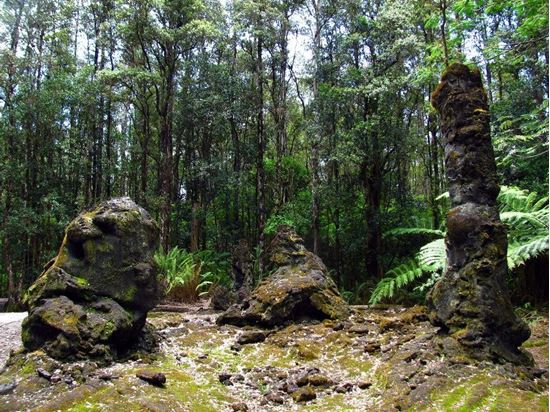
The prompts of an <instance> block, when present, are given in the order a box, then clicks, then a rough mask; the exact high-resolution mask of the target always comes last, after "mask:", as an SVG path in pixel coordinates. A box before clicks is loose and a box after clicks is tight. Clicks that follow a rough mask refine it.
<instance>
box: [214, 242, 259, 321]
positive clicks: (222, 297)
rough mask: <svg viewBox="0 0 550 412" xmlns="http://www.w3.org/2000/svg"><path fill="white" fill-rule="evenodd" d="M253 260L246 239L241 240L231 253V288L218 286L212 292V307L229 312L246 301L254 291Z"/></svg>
mask: <svg viewBox="0 0 550 412" xmlns="http://www.w3.org/2000/svg"><path fill="white" fill-rule="evenodd" d="M253 266H254V264H253V259H252V254H251V253H250V246H249V245H248V243H247V241H246V240H244V239H241V240H239V242H238V243H237V245H236V246H235V247H234V248H233V250H232V252H231V276H232V278H233V282H232V284H231V285H229V286H217V287H216V288H215V289H214V291H213V292H212V297H211V300H210V307H211V308H212V309H215V310H227V309H228V308H229V307H230V306H231V305H234V304H236V303H240V302H242V301H244V300H245V299H246V298H247V297H248V295H250V291H251V289H252V280H253V279H252V269H253Z"/></svg>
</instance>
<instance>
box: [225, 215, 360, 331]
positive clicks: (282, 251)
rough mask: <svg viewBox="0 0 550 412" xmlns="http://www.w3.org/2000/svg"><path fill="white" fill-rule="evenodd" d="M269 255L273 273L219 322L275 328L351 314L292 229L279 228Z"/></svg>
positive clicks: (318, 261) (322, 267)
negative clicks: (292, 323)
mask: <svg viewBox="0 0 550 412" xmlns="http://www.w3.org/2000/svg"><path fill="white" fill-rule="evenodd" d="M266 256H267V259H266V262H265V264H264V269H265V270H266V271H268V272H272V273H271V274H270V275H269V276H267V277H266V278H265V279H264V280H263V281H262V282H261V283H260V284H259V285H258V286H257V287H256V289H254V290H253V291H252V293H251V294H250V296H249V297H248V298H246V299H245V300H244V301H243V302H242V303H240V304H236V305H233V306H231V307H230V308H229V309H228V310H227V311H225V312H224V313H223V314H222V315H220V317H219V318H218V323H220V324H224V323H229V324H234V325H255V324H256V325H261V326H266V327H273V326H277V325H281V324H284V323H286V322H289V321H299V320H301V319H303V318H315V319H326V318H329V319H343V318H346V317H347V316H348V315H349V308H348V305H347V304H346V302H345V301H344V300H343V299H342V297H341V296H340V294H339V293H338V289H337V288H336V285H335V284H334V281H333V280H332V279H331V277H330V275H329V273H328V270H327V268H326V266H325V265H324V264H323V262H322V261H321V259H320V258H319V257H318V256H316V255H314V254H313V253H311V252H310V251H308V250H307V249H306V248H305V246H304V243H303V240H302V238H300V236H298V235H297V234H296V232H295V231H294V230H293V229H292V228H290V227H288V226H281V227H280V228H279V230H278V231H277V234H276V235H275V237H274V239H273V240H272V242H271V244H270V245H269V247H268V249H267V251H266Z"/></svg>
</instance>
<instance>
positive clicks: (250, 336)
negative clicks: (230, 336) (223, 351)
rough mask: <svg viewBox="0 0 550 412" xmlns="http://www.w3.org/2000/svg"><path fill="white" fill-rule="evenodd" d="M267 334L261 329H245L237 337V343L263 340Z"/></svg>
mask: <svg viewBox="0 0 550 412" xmlns="http://www.w3.org/2000/svg"><path fill="white" fill-rule="evenodd" d="M266 336H267V334H266V333H265V332H262V331H247V332H243V333H242V334H241V335H240V336H239V337H238V338H237V343H238V344H240V345H246V344H248V343H258V342H263V341H264V340H265V338H266Z"/></svg>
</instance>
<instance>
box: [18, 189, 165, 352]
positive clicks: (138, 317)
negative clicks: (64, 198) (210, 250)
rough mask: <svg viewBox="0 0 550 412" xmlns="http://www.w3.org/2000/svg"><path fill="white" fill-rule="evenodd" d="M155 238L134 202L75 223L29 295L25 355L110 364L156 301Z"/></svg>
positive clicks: (108, 205)
mask: <svg viewBox="0 0 550 412" xmlns="http://www.w3.org/2000/svg"><path fill="white" fill-rule="evenodd" d="M158 238H159V231H158V226H157V224H156V223H155V222H154V221H153V220H152V219H151V217H150V216H149V214H148V213H147V212H146V211H145V210H144V209H142V208H141V207H139V206H138V205H136V204H135V203H134V202H133V201H132V200H131V199H129V198H119V199H113V200H109V201H106V202H103V203H101V204H100V205H99V206H98V207H96V208H95V209H93V210H92V211H89V212H85V213H82V214H81V215H80V216H78V217H77V218H76V219H75V220H73V221H72V222H71V223H70V224H69V225H68V226H67V229H66V231H65V238H64V239H63V243H62V245H61V248H60V251H59V254H58V255H57V257H56V258H55V259H54V260H53V261H52V262H50V263H49V264H48V265H47V266H46V268H45V271H44V272H43V273H42V275H41V276H40V277H39V278H38V279H37V280H36V282H35V283H34V284H33V285H32V286H31V287H30V288H29V290H28V292H27V294H26V296H25V300H26V304H27V306H28V308H29V316H28V318H27V319H26V320H25V321H24V322H23V327H22V340H23V344H24V346H25V348H26V349H28V350H35V349H38V348H43V349H44V350H45V351H46V352H47V353H48V354H49V355H50V356H52V357H54V358H57V359H87V358H98V359H105V360H107V361H108V360H111V359H112V358H114V357H116V356H117V354H118V353H119V352H120V351H121V350H122V351H123V350H125V349H126V348H127V347H128V346H129V345H130V344H131V343H133V342H134V341H136V340H137V337H138V335H139V333H140V332H141V330H142V328H143V326H144V324H145V318H146V315H147V311H148V310H150V309H152V308H153V307H154V306H155V305H156V304H157V303H158V300H159V288H158V285H157V279H156V273H157V270H156V265H155V263H154V260H153V254H154V252H155V250H156V249H157V248H158V242H159V240H158Z"/></svg>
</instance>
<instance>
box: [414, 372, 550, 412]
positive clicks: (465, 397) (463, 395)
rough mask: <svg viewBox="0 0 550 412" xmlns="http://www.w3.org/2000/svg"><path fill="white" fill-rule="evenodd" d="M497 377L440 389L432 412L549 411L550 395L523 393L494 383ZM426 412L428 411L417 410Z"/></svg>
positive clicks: (485, 376) (477, 378)
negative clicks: (442, 411)
mask: <svg viewBox="0 0 550 412" xmlns="http://www.w3.org/2000/svg"><path fill="white" fill-rule="evenodd" d="M494 379H495V378H494V376H491V375H489V374H478V375H476V376H474V377H472V378H470V379H467V380H465V381H463V382H460V383H459V384H457V385H456V384H455V385H454V386H447V387H444V388H440V389H437V390H436V391H437V392H436V393H435V394H433V395H432V399H433V400H434V402H433V404H432V408H429V409H428V410H430V411H440V410H445V411H447V410H453V411H459V412H472V411H494V412H507V411H509V412H515V411H518V410H529V411H531V412H538V411H541V412H542V411H547V410H548V394H547V393H536V392H531V391H527V390H521V389H519V388H517V387H514V385H513V384H512V383H511V382H508V381H504V380H502V381H499V382H495V381H494ZM415 410H426V409H415Z"/></svg>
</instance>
